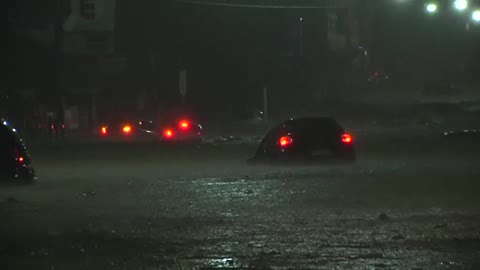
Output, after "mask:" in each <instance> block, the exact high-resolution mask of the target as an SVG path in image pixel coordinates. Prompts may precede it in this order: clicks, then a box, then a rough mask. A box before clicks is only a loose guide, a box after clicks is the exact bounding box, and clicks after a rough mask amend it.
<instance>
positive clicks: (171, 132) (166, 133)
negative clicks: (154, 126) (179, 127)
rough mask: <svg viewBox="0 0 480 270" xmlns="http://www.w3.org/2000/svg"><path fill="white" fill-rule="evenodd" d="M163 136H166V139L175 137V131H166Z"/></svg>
mask: <svg viewBox="0 0 480 270" xmlns="http://www.w3.org/2000/svg"><path fill="white" fill-rule="evenodd" d="M163 136H165V138H172V137H173V131H172V130H171V129H165V130H164V131H163Z"/></svg>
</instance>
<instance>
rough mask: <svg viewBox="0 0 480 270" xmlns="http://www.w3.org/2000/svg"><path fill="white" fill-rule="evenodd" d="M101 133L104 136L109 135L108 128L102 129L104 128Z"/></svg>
mask: <svg viewBox="0 0 480 270" xmlns="http://www.w3.org/2000/svg"><path fill="white" fill-rule="evenodd" d="M100 132H101V133H102V135H107V133H108V128H107V127H102V128H101V129H100Z"/></svg>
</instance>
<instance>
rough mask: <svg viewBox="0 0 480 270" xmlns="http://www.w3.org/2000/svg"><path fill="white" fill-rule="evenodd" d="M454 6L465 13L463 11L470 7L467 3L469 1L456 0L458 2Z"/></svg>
mask: <svg viewBox="0 0 480 270" xmlns="http://www.w3.org/2000/svg"><path fill="white" fill-rule="evenodd" d="M453 6H454V7H455V8H456V9H457V10H460V11H463V10H465V9H467V7H468V1H467V0H456V1H455V2H454V3H453Z"/></svg>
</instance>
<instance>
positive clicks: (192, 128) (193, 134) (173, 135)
mask: <svg viewBox="0 0 480 270" xmlns="http://www.w3.org/2000/svg"><path fill="white" fill-rule="evenodd" d="M202 135H203V126H202V125H201V124H200V123H199V122H198V121H196V120H194V119H191V118H187V117H176V118H173V119H171V120H169V121H166V122H164V123H163V124H162V127H161V136H162V139H163V140H164V141H167V142H179V141H180V142H197V141H201V140H202Z"/></svg>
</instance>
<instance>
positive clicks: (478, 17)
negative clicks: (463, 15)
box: [472, 10, 480, 22]
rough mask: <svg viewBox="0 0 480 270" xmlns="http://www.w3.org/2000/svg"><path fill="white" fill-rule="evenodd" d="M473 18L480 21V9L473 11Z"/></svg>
mask: <svg viewBox="0 0 480 270" xmlns="http://www.w3.org/2000/svg"><path fill="white" fill-rule="evenodd" d="M472 20H473V21H475V22H480V10H475V11H474V12H473V13H472Z"/></svg>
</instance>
